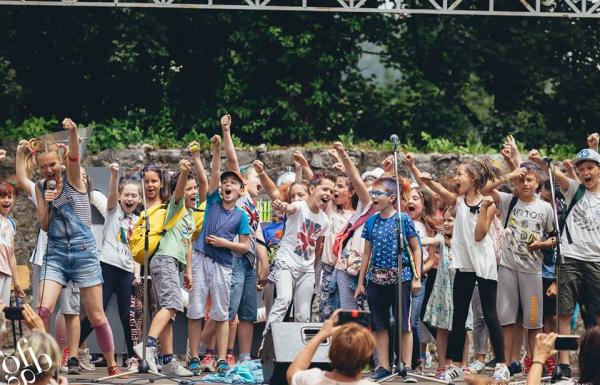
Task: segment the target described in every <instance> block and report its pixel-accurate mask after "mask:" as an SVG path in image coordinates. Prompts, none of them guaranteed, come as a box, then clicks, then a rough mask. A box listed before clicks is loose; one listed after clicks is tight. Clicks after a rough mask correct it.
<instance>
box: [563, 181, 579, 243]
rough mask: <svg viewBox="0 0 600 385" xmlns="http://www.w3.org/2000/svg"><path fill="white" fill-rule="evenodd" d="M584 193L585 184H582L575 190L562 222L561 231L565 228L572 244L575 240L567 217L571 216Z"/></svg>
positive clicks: (568, 239)
mask: <svg viewBox="0 0 600 385" xmlns="http://www.w3.org/2000/svg"><path fill="white" fill-rule="evenodd" d="M584 195H585V186H584V185H582V184H580V185H579V187H578V188H577V191H575V195H574V196H573V199H571V203H569V206H568V207H567V210H566V211H565V213H564V215H563V220H562V223H561V224H560V232H561V234H562V232H563V229H564V230H565V233H566V235H567V241H568V242H569V244H572V243H573V240H572V239H571V234H570V233H569V227H568V226H567V218H568V217H569V214H570V213H571V210H573V207H575V205H576V204H577V202H579V201H580V200H581V198H583V196H584Z"/></svg>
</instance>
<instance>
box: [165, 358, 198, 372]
mask: <svg viewBox="0 0 600 385" xmlns="http://www.w3.org/2000/svg"><path fill="white" fill-rule="evenodd" d="M162 374H171V375H174V376H178V377H192V376H193V375H194V373H192V372H190V371H189V370H187V369H186V368H184V367H183V365H181V364H180V363H179V361H177V360H176V359H174V358H173V359H172V360H171V362H169V363H168V364H163V366H162Z"/></svg>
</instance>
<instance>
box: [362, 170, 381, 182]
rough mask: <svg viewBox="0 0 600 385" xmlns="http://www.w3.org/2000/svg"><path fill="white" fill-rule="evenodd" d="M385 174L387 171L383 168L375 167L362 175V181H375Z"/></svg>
mask: <svg viewBox="0 0 600 385" xmlns="http://www.w3.org/2000/svg"><path fill="white" fill-rule="evenodd" d="M384 173H385V171H383V169H382V168H380V167H375V168H374V169H372V170H369V171H365V172H363V174H362V175H361V178H362V180H365V179H367V178H368V177H373V178H375V179H379V178H381V176H382V175H383V174H384Z"/></svg>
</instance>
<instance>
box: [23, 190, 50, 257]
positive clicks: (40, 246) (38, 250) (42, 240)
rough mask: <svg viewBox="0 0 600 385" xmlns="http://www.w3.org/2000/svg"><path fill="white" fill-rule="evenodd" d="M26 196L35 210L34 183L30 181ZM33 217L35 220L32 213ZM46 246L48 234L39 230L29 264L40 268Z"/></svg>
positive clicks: (35, 215)
mask: <svg viewBox="0 0 600 385" xmlns="http://www.w3.org/2000/svg"><path fill="white" fill-rule="evenodd" d="M26 183H27V190H26V191H27V194H28V198H29V200H30V201H32V202H33V204H34V206H35V207H36V209H37V200H36V198H35V189H36V187H35V183H33V182H32V181H30V180H27V182H26ZM33 216H34V217H35V218H37V213H35V212H34V213H33ZM47 245H48V234H47V233H46V232H45V231H44V230H42V229H41V228H40V231H38V236H37V241H36V243H35V249H33V253H32V254H31V258H29V262H31V263H33V264H34V265H38V266H42V264H43V263H44V254H46V246H47Z"/></svg>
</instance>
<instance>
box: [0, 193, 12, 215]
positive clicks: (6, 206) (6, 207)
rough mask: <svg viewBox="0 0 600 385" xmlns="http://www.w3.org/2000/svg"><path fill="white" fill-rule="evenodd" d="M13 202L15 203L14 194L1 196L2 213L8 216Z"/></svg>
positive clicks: (0, 211) (0, 212)
mask: <svg viewBox="0 0 600 385" xmlns="http://www.w3.org/2000/svg"><path fill="white" fill-rule="evenodd" d="M13 203H15V197H14V196H13V195H4V196H1V197H0V214H2V216H4V217H5V216H7V215H8V213H10V209H11V208H12V205H13Z"/></svg>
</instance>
